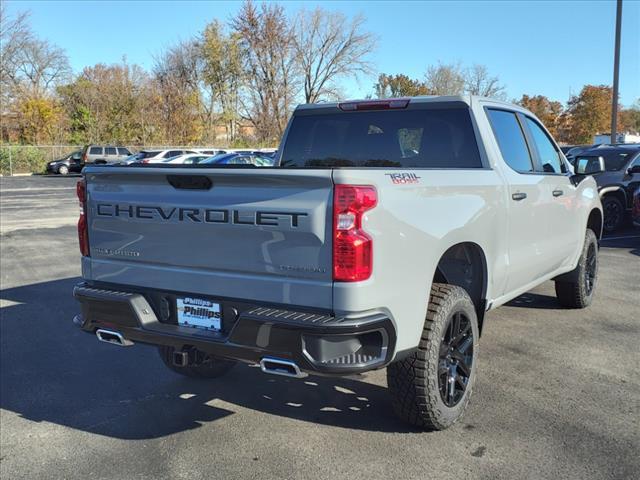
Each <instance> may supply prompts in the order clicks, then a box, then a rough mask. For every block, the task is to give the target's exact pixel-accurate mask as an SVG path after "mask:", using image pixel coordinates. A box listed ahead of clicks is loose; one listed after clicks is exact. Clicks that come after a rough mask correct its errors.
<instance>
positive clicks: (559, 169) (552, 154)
mask: <svg viewBox="0 0 640 480" xmlns="http://www.w3.org/2000/svg"><path fill="white" fill-rule="evenodd" d="M525 118H526V119H527V120H526V121H527V126H528V127H529V131H530V132H531V136H532V137H533V144H534V145H535V148H536V150H537V151H538V158H539V159H540V168H541V169H542V171H543V172H545V173H564V172H565V171H566V168H565V166H564V163H562V160H560V152H559V151H558V150H556V147H555V145H554V144H553V143H552V142H551V140H550V139H549V137H548V136H547V134H546V132H545V131H544V130H543V129H542V127H541V126H540V125H538V122H536V121H535V120H533V119H532V118H529V117H525Z"/></svg>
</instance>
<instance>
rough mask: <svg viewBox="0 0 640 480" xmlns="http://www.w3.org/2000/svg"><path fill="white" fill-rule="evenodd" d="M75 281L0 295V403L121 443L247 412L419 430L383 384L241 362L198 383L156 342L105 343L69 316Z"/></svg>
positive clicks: (34, 417)
mask: <svg viewBox="0 0 640 480" xmlns="http://www.w3.org/2000/svg"><path fill="white" fill-rule="evenodd" d="M76 282H77V279H74V278H68V279H64V280H56V281H50V282H44V283H38V284H32V285H26V286H22V287H16V288H10V289H6V290H3V291H2V292H1V295H0V298H1V299H2V309H1V310H0V354H1V356H0V365H2V368H1V369H0V390H1V395H0V407H1V408H2V409H4V410H7V411H11V412H15V413H16V414H18V415H20V416H21V417H22V418H26V419H28V420H31V421H34V422H42V421H45V422H51V423H54V424H58V425H63V426H67V427H70V428H74V429H78V430H82V431H86V432H92V433H96V434H99V435H104V436H109V437H114V438H120V439H151V438H159V437H163V436H166V435H170V434H173V433H177V432H181V431H185V430H189V429H194V428H198V427H201V426H203V425H207V424H209V423H211V422H215V421H216V420H220V419H223V418H225V417H227V416H229V415H233V414H235V413H237V414H238V415H244V414H245V413H243V412H241V411H240V412H238V410H243V409H250V410H255V411H258V412H262V413H266V414H270V415H278V416H282V417H287V418H291V419H297V420H302V421H307V422H315V423H320V424H325V425H332V426H337V427H342V428H352V429H360V430H371V431H385V432H412V431H416V430H414V429H412V428H410V427H407V426H405V425H404V424H403V423H401V422H400V421H399V420H397V419H396V418H395V416H394V415H393V411H392V408H391V402H390V399H389V397H388V394H387V391H386V388H385V387H383V386H378V385H374V384H371V383H368V382H367V381H364V380H366V377H365V376H362V377H348V378H324V377H314V376H312V377H307V378H305V379H303V380H294V379H288V378H281V377H276V376H269V375H265V374H263V373H262V372H260V369H259V368H255V367H252V366H248V365H242V364H238V365H237V366H236V367H235V368H234V369H232V370H231V371H230V372H229V374H227V375H226V376H225V377H223V378H220V379H216V380H192V379H188V378H184V377H181V376H180V375H177V374H175V373H173V372H171V371H169V370H168V369H166V367H164V365H162V363H161V361H160V358H159V357H158V355H157V353H156V351H155V349H154V348H153V347H147V346H139V345H136V346H135V347H133V348H119V347H115V346H111V345H106V344H102V343H99V342H98V341H97V340H96V339H95V337H92V336H90V335H88V334H86V333H84V332H82V331H80V330H79V329H78V328H77V327H75V326H74V325H73V324H72V322H71V319H72V317H73V315H74V314H76V313H77V305H76V303H75V301H74V300H73V298H72V296H71V291H72V288H73V285H74V284H75V283H76ZM236 407H238V408H236ZM254 419H255V417H254Z"/></svg>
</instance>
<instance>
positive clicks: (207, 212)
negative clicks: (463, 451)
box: [74, 97, 602, 429]
mask: <svg viewBox="0 0 640 480" xmlns="http://www.w3.org/2000/svg"><path fill="white" fill-rule="evenodd" d="M584 169H585V171H581V172H574V171H573V170H572V167H571V166H570V165H569V164H568V163H567V161H566V159H565V158H564V155H563V154H562V153H561V152H560V149H559V148H558V146H557V145H556V143H555V142H554V141H553V139H552V138H551V136H550V135H549V133H548V132H547V131H546V130H545V128H544V127H543V126H542V124H541V123H540V121H539V120H538V119H536V117H535V116H534V115H532V114H531V113H530V112H528V111H527V110H524V109H522V108H520V107H518V106H515V105H511V104H507V103H502V102H496V101H492V100H489V99H484V98H477V97H419V98H410V99H407V98H405V99H387V100H369V101H355V102H344V103H336V104H321V105H302V106H299V107H298V108H297V109H296V110H295V112H294V114H293V116H292V119H291V121H290V123H289V126H288V128H287V131H286V133H285V135H284V138H283V141H282V144H281V146H280V148H279V150H278V158H277V161H276V166H275V167H266V168H256V167H253V166H251V165H247V166H243V165H230V166H218V165H204V166H201V165H191V166H182V165H175V166H172V165H171V166H165V165H162V166H157V165H140V166H130V167H119V166H97V165H96V166H87V167H86V168H85V169H84V178H83V180H82V181H80V182H79V183H78V197H79V199H80V202H81V206H82V214H81V216H80V220H79V223H78V234H79V240H80V249H81V252H82V276H83V281H82V283H80V284H79V285H77V286H76V287H75V290H74V295H75V297H76V298H77V300H78V301H79V302H80V304H81V307H82V309H81V313H80V314H79V315H77V316H76V317H75V319H74V322H75V323H76V324H77V325H78V326H79V327H80V328H82V329H83V330H85V331H87V332H90V333H93V334H95V335H97V337H98V339H99V340H101V341H104V342H108V343H112V344H115V345H121V346H129V345H133V344H134V343H137V342H140V343H146V344H152V345H157V346H158V348H159V351H160V356H161V358H162V360H163V361H164V362H165V363H166V365H167V366H168V367H169V368H171V369H172V370H174V371H176V372H179V373H181V374H184V375H187V376H191V377H201V378H213V377H219V376H221V375H223V374H225V373H226V372H228V371H229V369H230V368H232V367H233V365H234V364H235V363H236V362H237V361H241V362H248V363H253V364H259V365H260V367H261V368H262V370H263V371H264V372H265V373H270V374H276V375H285V376H289V377H303V376H305V375H307V374H309V373H311V374H321V375H345V374H353V373H360V372H366V371H369V370H374V369H380V368H384V367H386V368H387V379H388V386H389V390H390V392H391V395H392V398H393V405H394V408H395V410H396V412H397V413H398V415H399V416H400V417H401V418H402V419H404V420H405V421H407V422H409V423H411V424H413V425H416V426H419V427H422V428H425V429H443V428H447V427H449V426H450V425H452V424H453V423H454V422H455V421H456V420H458V419H459V418H460V416H461V415H462V414H463V412H464V410H465V408H466V407H467V405H468V403H469V399H470V396H471V392H472V389H473V386H474V381H475V378H476V369H477V363H478V362H477V356H478V340H479V337H480V332H481V331H482V328H483V323H484V322H483V320H484V318H485V313H486V312H487V311H489V310H491V309H493V308H496V307H498V306H500V305H502V304H504V303H506V302H508V301H509V300H511V299H513V298H515V297H517V296H518V295H521V294H522V293H524V292H526V291H528V290H530V289H531V288H533V287H535V286H536V285H538V284H540V283H542V282H544V281H547V280H554V281H555V286H556V292H557V296H558V300H559V302H560V304H562V305H564V306H566V307H571V308H583V307H586V306H588V305H589V304H590V303H591V301H592V298H593V294H594V289H595V285H596V280H597V268H598V242H599V238H600V235H601V231H602V207H601V204H600V199H599V196H598V191H597V187H596V183H595V182H594V180H593V178H592V177H590V176H589V175H588V174H590V173H595V172H598V171H600V170H601V169H602V165H601V164H598V162H591V163H589V164H588V165H587V164H585V166H584Z"/></svg>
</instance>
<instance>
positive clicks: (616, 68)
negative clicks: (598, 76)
mask: <svg viewBox="0 0 640 480" xmlns="http://www.w3.org/2000/svg"><path fill="white" fill-rule="evenodd" d="M621 27H622V0H617V2H616V46H615V51H614V54H613V97H612V98H611V143H616V142H617V140H618V138H617V137H618V136H617V131H618V82H619V78H618V77H619V76H620V30H621Z"/></svg>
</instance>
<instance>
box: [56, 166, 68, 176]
mask: <svg viewBox="0 0 640 480" xmlns="http://www.w3.org/2000/svg"><path fill="white" fill-rule="evenodd" d="M58 173H59V174H60V175H66V174H67V173H69V167H67V166H66V165H60V168H58Z"/></svg>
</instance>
